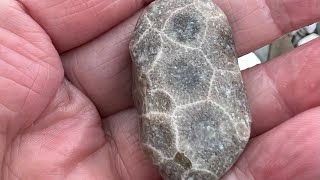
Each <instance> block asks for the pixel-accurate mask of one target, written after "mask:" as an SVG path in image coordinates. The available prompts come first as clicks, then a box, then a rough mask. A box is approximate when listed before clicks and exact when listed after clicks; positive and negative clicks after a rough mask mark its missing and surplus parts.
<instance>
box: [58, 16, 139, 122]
mask: <svg viewBox="0 0 320 180" xmlns="http://www.w3.org/2000/svg"><path fill="white" fill-rule="evenodd" d="M138 16H139V13H138V14H136V15H135V16H133V17H131V18H129V19H127V20H126V21H125V22H123V23H122V24H120V25H119V26H117V27H115V28H114V29H112V30H111V31H110V32H108V33H106V34H104V35H103V36H101V37H99V38H97V39H96V40H94V41H93V42H91V43H88V44H86V45H83V46H82V47H79V48H77V49H75V50H73V51H70V52H68V53H65V54H62V55H61V58H62V62H63V64H64V68H65V73H66V76H67V77H68V78H69V79H70V81H71V82H72V83H73V84H74V85H75V86H76V87H78V88H79V89H80V90H81V91H82V92H84V93H85V94H86V95H87V96H88V97H89V98H90V99H91V100H92V101H93V102H94V104H95V105H96V107H97V108H98V110H99V112H100V114H101V116H102V117H106V116H108V115H111V114H113V113H116V112H119V111H120V110H123V109H126V108H128V107H130V106H132V97H131V59H130V54H129V41H130V40H131V37H132V31H133V29H134V26H135V22H136V19H137V18H138Z"/></svg>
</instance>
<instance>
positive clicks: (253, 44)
mask: <svg viewBox="0 0 320 180" xmlns="http://www.w3.org/2000/svg"><path fill="white" fill-rule="evenodd" d="M214 1H215V2H217V4H219V5H220V7H221V8H222V9H223V10H224V11H225V13H226V14H227V16H228V19H229V20H230V24H231V26H232V30H233V34H234V39H235V43H236V49H237V52H238V54H239V55H243V54H246V53H248V52H251V51H253V50H255V49H257V48H260V47H262V46H264V45H266V44H269V43H270V42H272V41H273V40H275V39H277V38H279V37H281V36H282V35H284V34H286V33H288V32H290V31H293V30H295V29H298V28H300V27H303V26H305V25H309V24H312V23H314V22H317V21H318V20H320V4H319V1H317V0H304V1H297V0H254V1H252V0H245V1H243V0H214Z"/></svg>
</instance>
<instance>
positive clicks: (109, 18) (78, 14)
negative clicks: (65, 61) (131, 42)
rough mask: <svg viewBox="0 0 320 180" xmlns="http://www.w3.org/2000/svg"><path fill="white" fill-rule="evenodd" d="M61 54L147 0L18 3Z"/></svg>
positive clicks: (126, 14)
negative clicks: (43, 30)
mask: <svg viewBox="0 0 320 180" xmlns="http://www.w3.org/2000/svg"><path fill="white" fill-rule="evenodd" d="M20 2H22V3H23V4H24V6H25V7H26V8H27V9H28V12H29V13H30V15H31V16H32V17H33V18H34V19H35V20H36V21H37V22H38V23H39V24H40V25H41V26H42V27H43V28H44V29H45V30H46V31H47V33H48V34H49V35H50V37H51V38H52V40H53V42H54V44H55V46H56V48H57V49H58V50H59V51H60V52H62V51H66V50H69V49H71V48H74V47H76V46H79V45H81V44H83V43H85V42H87V41H89V40H91V39H93V38H94V37H96V36H98V35H99V34H101V33H103V32H105V31H107V30H109V29H110V28H112V27H113V26H115V25H117V24H118V23H120V22H121V21H123V20H124V19H126V18H127V17H129V16H131V15H132V14H134V13H135V12H136V11H138V10H139V9H140V8H142V7H143V6H144V5H145V4H147V3H148V2H150V0H91V1H83V0H46V1H38V0H20Z"/></svg>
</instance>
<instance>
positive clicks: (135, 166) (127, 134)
mask: <svg viewBox="0 0 320 180" xmlns="http://www.w3.org/2000/svg"><path fill="white" fill-rule="evenodd" d="M104 127H105V129H106V133H107V134H109V135H110V136H111V137H112V139H113V141H114V143H113V145H114V146H115V148H116V151H115V152H116V154H115V155H114V157H116V156H119V157H120V160H121V163H120V166H118V169H120V177H121V178H120V179H124V180H129V179H141V180H149V179H152V180H162V178H161V177H160V175H159V173H158V171H157V170H156V169H155V167H153V165H152V163H151V161H150V160H149V158H148V157H147V156H146V155H145V153H144V152H143V151H142V149H141V145H140V141H139V135H138V134H139V132H138V115H137V112H136V111H135V110H132V109H131V110H126V111H122V112H121V113H118V114H115V115H113V116H111V117H109V118H107V119H105V120H104Z"/></svg>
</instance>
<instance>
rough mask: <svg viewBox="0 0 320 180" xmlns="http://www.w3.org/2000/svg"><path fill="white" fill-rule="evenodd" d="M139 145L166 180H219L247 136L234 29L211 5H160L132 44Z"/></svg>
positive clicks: (197, 0) (181, 1) (146, 16)
mask: <svg viewBox="0 0 320 180" xmlns="http://www.w3.org/2000/svg"><path fill="white" fill-rule="evenodd" d="M130 51H131V56H132V59H133V81H134V87H133V98H134V102H135V106H136V108H137V110H138V112H139V114H140V116H141V123H140V133H141V141H142V142H141V143H142V146H143V147H144V150H145V152H146V153H148V154H149V155H150V157H151V158H152V160H153V163H154V164H155V165H156V166H158V168H159V172H160V173H161V175H162V176H163V177H164V179H166V180H180V179H181V180H183V179H185V180H209V179H210V180H217V179H219V178H221V177H222V176H223V175H224V174H225V173H226V172H227V171H228V170H229V169H230V168H231V167H232V165H233V164H234V163H235V161H236V160H237V159H238V158H239V156H240V154H241V153H242V151H243V149H244V148H245V146H246V144H247V142H248V139H249V137H250V123H251V119H250V112H249V107H248V102H247V97H246V94H245V89H244V85H243V81H242V77H241V73H240V70H239V67H238V64H237V58H236V55H235V52H234V44H233V40H232V35H231V28H230V26H229V24H228V20H227V18H226V16H225V15H224V13H223V12H222V11H221V10H220V9H219V7H218V6H217V5H215V4H213V3H212V2H211V0H158V1H154V2H153V3H151V4H150V5H149V6H148V7H147V9H146V10H145V12H144V13H143V14H142V16H141V17H140V19H139V21H138V23H137V26H136V30H135V33H134V36H133V40H132V42H131V44H130Z"/></svg>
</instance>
